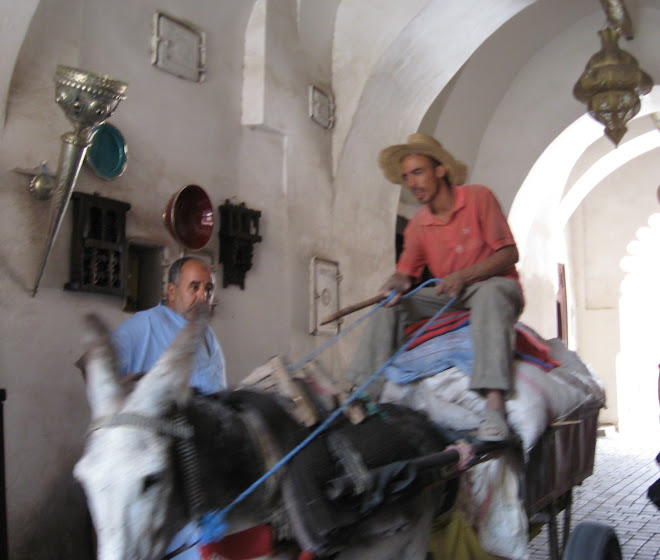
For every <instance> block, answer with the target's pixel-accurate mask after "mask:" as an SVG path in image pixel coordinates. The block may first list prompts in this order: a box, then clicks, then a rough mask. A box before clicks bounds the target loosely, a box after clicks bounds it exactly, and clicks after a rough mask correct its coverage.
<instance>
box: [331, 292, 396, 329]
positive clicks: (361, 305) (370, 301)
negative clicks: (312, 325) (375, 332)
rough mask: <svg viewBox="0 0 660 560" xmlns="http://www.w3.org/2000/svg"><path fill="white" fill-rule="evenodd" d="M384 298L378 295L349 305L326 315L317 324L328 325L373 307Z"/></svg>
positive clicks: (384, 296)
mask: <svg viewBox="0 0 660 560" xmlns="http://www.w3.org/2000/svg"><path fill="white" fill-rule="evenodd" d="M385 298H387V295H383V294H380V295H377V296H374V297H372V298H369V299H365V300H363V301H359V302H358V303H354V304H353V305H349V306H348V307H344V308H343V309H340V310H339V311H336V312H335V313H333V314H332V315H328V316H327V317H326V318H325V319H323V321H322V322H321V323H319V325H321V326H322V325H327V324H328V323H332V321H336V320H337V319H340V318H341V317H345V316H346V315H350V314H351V313H355V312H356V311H360V309H364V308H365V307H369V306H370V305H373V304H375V303H380V302H381V301H383V300H384V299H385Z"/></svg>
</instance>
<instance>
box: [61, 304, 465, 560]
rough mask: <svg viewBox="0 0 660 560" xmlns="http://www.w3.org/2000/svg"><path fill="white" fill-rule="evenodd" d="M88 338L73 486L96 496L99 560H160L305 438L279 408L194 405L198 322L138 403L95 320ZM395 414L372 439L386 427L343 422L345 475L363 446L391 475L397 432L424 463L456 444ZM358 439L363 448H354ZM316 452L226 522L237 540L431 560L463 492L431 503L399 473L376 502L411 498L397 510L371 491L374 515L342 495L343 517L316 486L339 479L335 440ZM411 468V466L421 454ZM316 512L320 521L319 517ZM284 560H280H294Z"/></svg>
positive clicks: (246, 400) (242, 402)
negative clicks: (395, 491)
mask: <svg viewBox="0 0 660 560" xmlns="http://www.w3.org/2000/svg"><path fill="white" fill-rule="evenodd" d="M86 325H87V327H88V328H87V329H86V331H87V332H88V335H87V338H88V340H86V354H85V356H86V363H85V370H86V384H87V387H86V390H87V397H88V401H89V406H90V409H91V424H90V428H89V432H88V436H87V442H86V446H85V450H84V453H83V455H82V457H81V459H80V460H79V461H78V463H77V464H76V466H75V468H74V476H75V478H76V479H77V480H78V481H79V482H80V483H81V484H82V486H83V488H84V491H85V493H86V496H87V501H88V506H89V510H90V514H91V517H92V521H93V523H94V526H95V529H96V533H97V543H98V559H99V560H155V559H160V558H162V557H163V556H164V554H165V551H166V547H167V545H168V543H170V542H171V540H172V537H173V536H174V535H175V534H176V533H177V532H179V531H180V530H181V529H182V528H183V527H184V526H186V524H188V523H189V522H190V521H191V520H198V519H199V518H200V517H201V515H202V514H204V513H205V512H208V511H212V510H216V511H217V510H220V509H222V508H224V507H225V506H227V504H230V503H231V502H232V500H234V499H235V498H236V496H238V495H239V493H241V492H242V491H243V490H244V489H245V488H247V487H249V486H250V485H251V484H252V483H253V482H254V481H255V480H257V479H258V478H259V477H260V475H261V474H262V473H264V472H265V471H266V470H267V469H268V468H270V467H271V466H272V465H273V464H274V463H275V462H276V461H277V460H278V459H279V458H281V457H282V456H284V455H285V454H286V453H288V452H289V451H290V450H291V449H292V448H293V447H294V446H295V445H296V444H297V443H299V442H300V441H301V440H302V439H303V438H304V437H305V435H306V434H307V433H308V432H307V431H306V430H308V429H307V428H303V427H302V426H301V425H300V424H298V423H297V422H296V421H295V420H294V419H293V418H292V417H291V416H290V415H289V414H288V413H287V412H286V411H285V410H284V408H283V407H282V406H280V403H278V400H277V397H276V396H273V395H270V394H265V393H259V392H256V391H255V392H252V391H233V392H226V393H222V394H218V395H214V396H210V397H209V396H207V397H202V396H200V395H196V394H193V393H192V392H191V390H190V388H189V384H188V380H189V376H190V373H191V370H192V356H193V354H194V351H195V349H196V347H197V344H198V343H199V341H200V340H201V329H202V321H199V320H198V321H192V322H190V323H189V324H188V325H187V326H186V327H185V328H184V329H183V330H182V331H181V333H180V334H179V335H178V336H177V338H176V339H175V341H174V342H173V343H172V346H171V347H170V348H169V349H168V350H166V352H165V353H164V354H163V356H162V357H161V358H160V360H159V361H158V362H157V363H156V364H155V365H154V367H153V368H152V369H151V371H149V372H147V373H146V374H145V375H144V376H142V377H141V378H140V379H139V380H138V381H137V383H136V384H135V386H134V388H133V390H132V391H131V392H127V391H126V390H125V388H124V386H123V385H122V382H121V381H120V378H119V377H118V375H117V373H116V372H117V368H116V357H115V355H114V349H113V346H112V343H111V338H110V334H109V331H108V329H107V328H106V327H105V326H104V324H103V323H102V321H100V320H99V319H98V318H97V317H96V316H94V315H90V316H88V317H87V318H86ZM385 414H386V415H387V417H388V419H389V420H388V421H387V422H385V428H384V429H382V427H381V428H378V429H376V428H370V427H369V426H372V425H373V426H376V425H377V424H378V422H376V421H375V420H374V421H373V422H371V423H370V421H369V420H366V421H364V422H362V423H361V424H360V425H358V426H352V425H351V424H350V423H348V422H344V424H345V425H344V432H343V435H340V436H339V437H338V438H337V439H335V440H334V441H335V448H336V447H337V446H339V447H342V446H343V447H345V448H347V449H348V450H349V451H348V454H347V453H344V459H346V456H347V455H348V461H347V462H348V463H350V462H351V457H352V456H353V455H354V451H355V448H356V447H359V448H360V449H361V450H363V449H366V448H372V452H373V451H374V450H375V454H376V455H380V458H379V459H377V460H371V459H369V460H367V459H366V458H365V463H367V464H366V466H367V467H368V468H371V467H373V466H378V464H377V463H374V461H380V463H381V464H382V463H385V464H391V463H392V459H393V458H394V459H396V458H397V457H396V454H395V453H394V452H393V450H392V447H396V446H397V437H395V436H394V435H393V434H394V433H395V432H397V431H398V430H399V428H401V429H402V430H403V431H402V432H401V434H402V435H401V436H400V437H398V445H399V447H403V448H406V446H407V447H408V448H414V449H415V451H414V453H416V454H417V453H418V452H419V449H425V450H428V451H438V450H441V449H443V448H444V446H446V445H447V443H448V441H447V440H446V439H443V437H441V435H440V434H439V433H438V432H437V431H436V430H434V429H433V428H432V427H431V425H430V423H428V422H427V421H426V419H425V418H423V417H422V416H421V415H419V414H418V413H415V412H414V411H411V410H408V409H404V408H403V407H397V406H396V405H388V406H387V409H386V410H385ZM383 422H384V421H382V420H381V421H380V423H381V424H382V423H383ZM337 423H338V424H342V422H340V421H339V420H338V421H337ZM393 424H396V426H398V427H397V428H396V429H394V426H393ZM333 426H334V425H333ZM360 427H361V428H360ZM355 429H359V430H362V432H363V435H364V436H366V439H364V438H363V439H362V440H357V439H356V437H355V436H354V435H353V434H354V432H355ZM359 430H358V431H359ZM331 433H335V430H334V428H333V430H332V431H331ZM337 433H338V434H341V432H339V431H338V432H337ZM317 439H318V441H317V440H314V441H313V442H310V445H309V446H307V447H306V448H305V449H304V450H302V451H301V452H300V453H298V454H297V455H296V456H295V457H294V458H293V459H292V460H291V461H290V462H288V463H287V464H285V465H284V466H283V467H282V468H281V469H278V471H277V472H276V473H275V474H274V475H273V476H271V477H269V478H268V479H266V481H265V482H264V483H263V484H261V485H259V486H258V487H257V488H256V489H255V491H254V492H252V493H251V494H250V495H249V496H247V497H246V498H245V499H244V500H242V501H241V502H240V503H239V504H237V505H236V507H234V508H233V509H231V510H230V511H229V512H228V515H227V518H226V522H227V524H228V528H227V530H226V533H229V534H230V533H233V532H236V531H240V530H242V529H245V528H249V527H253V526H256V525H259V524H263V523H269V524H271V526H272V527H273V528H274V532H275V534H276V536H277V538H278V541H279V542H282V543H286V542H292V543H294V549H295V550H297V551H298V552H299V551H300V550H311V551H312V552H314V553H315V554H316V556H317V557H319V558H323V557H328V558H329V557H332V558H337V559H341V560H352V559H357V558H360V559H361V560H364V559H370V558H373V559H378V560H387V559H390V558H391V559H392V560H394V559H395V558H396V559H403V558H405V559H407V560H417V559H420V560H421V559H423V558H425V556H426V550H427V544H428V538H429V533H430V527H431V524H432V521H433V518H434V516H435V515H436V514H437V513H438V511H439V510H441V509H442V508H443V507H446V505H447V502H449V501H450V500H453V497H452V495H453V496H455V488H454V487H451V485H447V484H445V483H443V482H440V483H437V484H435V488H436V489H438V488H440V491H439V492H438V491H435V492H429V491H427V490H424V488H428V486H429V480H427V479H424V481H421V479H422V478H423V477H409V480H408V481H403V480H402V476H403V475H400V474H399V478H398V479H396V475H395V477H394V484H392V483H391V482H392V480H390V481H389V483H388V480H387V478H383V479H382V481H383V482H382V484H380V485H379V488H378V489H377V490H383V489H385V488H386V487H388V486H389V487H399V488H404V487H407V490H405V491H403V493H402V494H401V495H400V496H399V497H397V496H396V495H395V496H394V497H391V498H387V497H386V498H385V499H380V500H375V501H374V500H373V498H374V496H378V495H381V498H382V492H380V494H379V492H378V491H374V492H372V493H371V495H370V501H371V502H372V503H371V505H369V504H365V501H364V500H362V501H356V500H355V499H354V498H352V497H351V496H348V497H346V496H344V497H343V498H342V497H340V499H339V503H341V500H344V502H343V505H342V507H340V508H339V509H336V508H334V506H333V505H332V504H330V502H329V500H328V499H327V494H324V493H323V492H322V491H317V489H316V487H315V484H316V482H317V479H318V482H319V484H321V485H323V484H324V480H325V479H326V477H330V478H332V476H334V475H336V474H337V473H338V472H340V471H341V469H340V468H338V467H337V464H336V462H333V461H332V456H333V454H332V453H331V452H328V451H327V449H328V448H327V447H325V445H324V442H327V441H328V440H330V439H331V437H330V435H329V436H328V437H327V438H326V437H325V436H324V437H319V438H317ZM337 442H339V443H338V444H337ZM401 442H403V443H401ZM392 444H393V445H392ZM372 454H373V453H372ZM406 454H407V455H406ZM340 455H341V453H340ZM399 455H401V452H400V451H399ZM403 455H404V459H405V458H406V457H409V456H410V449H407V450H405V449H404V452H403ZM327 457H330V460H329V461H326V460H325V459H326V458H327ZM353 459H354V457H353ZM345 462H346V461H345ZM358 465H360V462H359V461H358ZM362 467H364V464H362ZM354 470H355V469H354ZM357 470H358V472H360V468H357ZM403 472H405V469H403ZM408 474H409V473H408ZM358 478H359V477H358ZM403 478H405V476H403ZM363 480H364V479H363ZM372 490H376V489H373V488H372ZM310 493H311V494H313V495H310ZM337 494H342V491H339V492H337ZM319 503H320V504H322V507H321V510H322V511H321V514H320V516H319V514H315V513H314V511H315V509H318V508H315V504H319ZM319 519H322V521H321V522H319V521H318V520H319ZM282 554H283V555H279V556H277V557H278V558H289V557H295V556H287V555H286V554H288V553H284V552H283V553H282Z"/></svg>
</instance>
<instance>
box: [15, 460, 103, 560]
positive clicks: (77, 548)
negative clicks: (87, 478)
mask: <svg viewBox="0 0 660 560" xmlns="http://www.w3.org/2000/svg"><path fill="white" fill-rule="evenodd" d="M63 469H64V470H63V472H62V473H61V474H60V476H58V477H57V478H56V479H55V481H54V483H53V485H52V487H51V488H50V489H49V490H48V491H47V492H45V493H44V495H43V498H42V501H41V507H40V508H34V510H33V511H35V512H37V513H33V514H32V515H31V517H30V518H28V519H23V520H20V519H19V520H17V523H16V525H17V529H16V532H17V533H19V534H18V535H16V537H17V538H15V539H13V542H14V543H16V545H15V550H10V557H11V558H12V559H13V560H90V559H92V558H96V552H95V544H94V539H93V530H92V524H91V520H90V518H89V516H88V514H87V503H86V501H85V495H84V492H83V490H82V488H81V486H80V485H79V484H78V483H77V482H76V481H75V480H74V478H73V474H72V471H73V464H70V465H69V464H67V465H65V466H63Z"/></svg>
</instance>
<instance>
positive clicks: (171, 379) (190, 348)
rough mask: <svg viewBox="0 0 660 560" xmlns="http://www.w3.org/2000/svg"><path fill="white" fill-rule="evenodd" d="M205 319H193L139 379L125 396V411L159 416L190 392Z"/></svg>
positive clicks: (179, 402)
mask: <svg viewBox="0 0 660 560" xmlns="http://www.w3.org/2000/svg"><path fill="white" fill-rule="evenodd" d="M205 326H206V322H205V321H204V320H203V319H195V320H193V321H190V322H189V323H188V324H187V325H186V326H185V327H184V328H183V329H181V331H180V332H179V334H178V335H177V336H176V338H175V339H174V341H173V342H172V344H171V346H170V347H169V348H168V349H167V350H165V352H164V353H163V355H162V356H161V357H160V358H159V359H158V361H157V362H156V363H155V364H154V366H153V367H152V368H151V370H149V372H147V374H146V375H145V376H144V377H143V378H142V379H140V381H138V383H137V385H136V387H135V390H134V391H133V392H132V393H131V394H130V395H129V396H128V398H127V399H126V404H125V405H124V407H123V411H124V412H140V413H143V414H146V415H149V416H160V415H162V414H164V413H165V412H167V410H168V409H169V408H171V407H172V405H181V404H183V402H185V400H186V399H187V398H188V396H189V395H190V386H189V382H190V376H191V375H192V371H193V366H194V355H195V351H196V350H197V348H198V347H199V345H200V343H201V341H202V338H203V332H204V327H205Z"/></svg>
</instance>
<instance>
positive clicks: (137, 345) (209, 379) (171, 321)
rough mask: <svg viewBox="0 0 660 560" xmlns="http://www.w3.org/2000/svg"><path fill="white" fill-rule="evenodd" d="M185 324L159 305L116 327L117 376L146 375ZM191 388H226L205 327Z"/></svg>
mask: <svg viewBox="0 0 660 560" xmlns="http://www.w3.org/2000/svg"><path fill="white" fill-rule="evenodd" d="M187 322H188V321H187V320H186V319H185V318H184V317H182V316H181V315H179V314H178V313H177V312H176V311H172V310H171V309H170V308H169V307H167V306H166V305H163V304H162V303H161V304H159V305H157V306H156V307H152V308H151V309H147V310H146V311H138V312H137V313H136V314H135V315H133V316H132V317H131V318H130V319H127V320H126V321H124V322H123V323H122V324H121V325H119V326H118V327H117V328H116V329H115V331H114V332H113V334H112V339H113V343H114V346H115V350H116V352H117V359H118V361H119V374H120V375H126V374H128V373H140V372H144V373H146V372H148V371H149V370H150V369H151V367H152V366H153V365H154V364H155V363H156V361H157V360H158V358H160V356H161V355H162V353H163V352H164V351H165V350H166V349H167V348H169V346H170V344H171V343H172V341H173V340H174V338H175V337H176V335H177V334H178V333H179V331H180V330H181V329H182V328H183V327H184V326H185V325H186V323H187ZM190 386H191V387H194V388H195V389H197V390H199V391H200V392H202V393H203V394H206V395H209V394H213V393H217V392H218V391H221V390H223V389H226V388H227V375H226V372H225V357H224V355H223V353H222V348H220V344H219V343H218V339H217V338H216V337H215V334H214V333H213V331H212V330H211V328H210V327H209V326H208V325H207V326H206V329H205V331H204V344H200V345H199V348H198V349H197V352H196V353H195V365H194V369H193V373H192V377H191V378H190ZM194 528H195V526H194V525H193V524H188V525H187V526H186V527H185V528H184V529H182V530H181V531H179V533H178V534H176V535H175V536H174V539H173V540H172V542H171V543H170V545H169V547H168V549H167V551H168V552H171V551H173V550H175V549H177V548H178V547H179V546H181V545H183V544H186V543H188V542H193V541H191V531H194ZM199 558H201V555H200V552H199V548H198V547H197V546H194V547H192V548H190V549H188V550H186V551H184V552H182V553H181V554H179V555H177V556H176V559H177V560H199Z"/></svg>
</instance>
